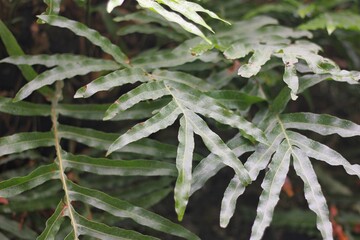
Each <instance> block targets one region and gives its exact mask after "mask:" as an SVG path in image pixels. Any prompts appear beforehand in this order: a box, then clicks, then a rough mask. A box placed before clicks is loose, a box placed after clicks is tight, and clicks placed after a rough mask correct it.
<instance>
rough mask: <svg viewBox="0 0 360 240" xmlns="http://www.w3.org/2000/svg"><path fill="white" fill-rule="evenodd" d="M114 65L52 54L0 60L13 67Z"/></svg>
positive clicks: (73, 56)
mask: <svg viewBox="0 0 360 240" xmlns="http://www.w3.org/2000/svg"><path fill="white" fill-rule="evenodd" d="M104 61H105V62H106V63H108V64H114V63H112V62H113V61H109V60H104V59H97V58H90V57H86V56H81V55H74V54H52V55H45V54H41V55H21V56H10V57H7V58H4V59H2V60H0V63H11V64H15V65H44V66H46V67H54V66H64V65H68V64H76V63H77V64H85V65H86V64H101V63H102V62H104Z"/></svg>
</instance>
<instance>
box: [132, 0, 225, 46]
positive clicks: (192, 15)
mask: <svg viewBox="0 0 360 240" xmlns="http://www.w3.org/2000/svg"><path fill="white" fill-rule="evenodd" d="M137 2H138V3H139V5H140V6H141V7H142V8H145V9H151V10H152V11H154V12H156V13H158V14H159V15H161V16H162V17H164V18H165V19H166V20H168V21H169V22H175V23H177V24H179V25H180V26H181V27H182V28H183V29H185V30H186V31H188V32H190V33H192V34H195V35H197V36H200V37H202V38H203V39H204V40H205V41H207V42H208V43H211V41H210V40H209V39H208V38H207V37H206V36H205V35H204V34H203V33H202V32H201V30H200V29H199V28H198V27H197V26H196V25H195V24H199V25H201V26H204V27H206V28H207V29H209V30H210V31H213V30H212V29H211V27H210V26H209V25H207V24H206V22H205V21H204V20H203V18H202V17H201V16H200V15H199V14H198V13H197V12H204V13H206V14H207V15H209V16H210V17H211V18H215V19H218V20H221V21H224V22H226V23H228V22H227V21H225V20H223V19H221V18H220V17H218V16H217V15H216V14H215V13H213V12H212V11H209V10H207V9H204V8H203V7H202V6H200V5H199V4H197V3H194V2H189V1H185V0H180V1H168V0H157V1H152V0H137ZM159 3H160V4H164V5H166V6H167V7H169V8H170V9H172V10H173V11H175V12H172V11H168V10H166V9H165V8H164V7H162V6H161V5H160V4H159ZM176 12H178V13H179V14H181V15H183V16H185V17H186V18H187V19H189V20H191V21H192V22H194V23H195V24H193V23H191V22H189V21H187V20H185V19H184V18H183V17H182V16H181V15H179V14H177V13H176Z"/></svg>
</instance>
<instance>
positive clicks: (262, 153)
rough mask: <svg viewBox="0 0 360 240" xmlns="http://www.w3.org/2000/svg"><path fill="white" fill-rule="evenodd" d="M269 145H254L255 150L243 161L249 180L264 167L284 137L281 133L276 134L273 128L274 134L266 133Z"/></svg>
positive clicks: (256, 175) (254, 177) (253, 178)
mask: <svg viewBox="0 0 360 240" xmlns="http://www.w3.org/2000/svg"><path fill="white" fill-rule="evenodd" d="M268 137H269V141H270V142H271V144H270V145H264V144H259V145H257V146H256V147H255V152H254V153H253V154H251V155H250V157H249V158H248V159H247V161H246V163H245V165H244V166H245V168H246V169H247V170H248V172H249V175H250V177H251V180H253V181H254V180H255V179H256V178H257V177H258V175H259V172H260V171H261V170H263V169H265V168H266V166H267V165H268V163H269V161H270V159H271V157H272V155H273V154H274V152H276V149H277V147H278V146H279V144H280V143H281V141H282V140H283V139H284V136H283V134H278V132H277V131H276V130H275V134H273V133H270V134H269V135H268Z"/></svg>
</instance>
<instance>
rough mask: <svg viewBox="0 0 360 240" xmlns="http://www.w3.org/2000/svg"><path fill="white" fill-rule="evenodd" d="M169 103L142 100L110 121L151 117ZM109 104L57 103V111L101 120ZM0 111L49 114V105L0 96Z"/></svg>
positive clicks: (166, 101)
mask: <svg viewBox="0 0 360 240" xmlns="http://www.w3.org/2000/svg"><path fill="white" fill-rule="evenodd" d="M167 103H169V100H168V99H161V100H156V101H151V102H142V103H139V104H137V105H136V106H134V107H132V108H130V109H127V110H126V111H123V112H120V113H118V114H117V115H116V116H115V117H114V118H112V119H111V120H112V121H118V120H132V119H144V118H148V117H151V116H152V115H153V112H154V111H155V110H158V109H160V108H161V107H164V106H165V105H166V104H167ZM109 107H110V105H109V104H59V105H58V107H57V112H58V113H59V114H60V115H62V116H67V117H70V118H76V119H87V120H101V121H102V120H103V118H104V114H105V112H106V110H107V109H108V108H109ZM0 112H3V113H9V114H12V115H18V116H50V106H49V105H47V104H39V103H31V102H27V101H19V102H13V101H12V99H11V98H4V97H0Z"/></svg>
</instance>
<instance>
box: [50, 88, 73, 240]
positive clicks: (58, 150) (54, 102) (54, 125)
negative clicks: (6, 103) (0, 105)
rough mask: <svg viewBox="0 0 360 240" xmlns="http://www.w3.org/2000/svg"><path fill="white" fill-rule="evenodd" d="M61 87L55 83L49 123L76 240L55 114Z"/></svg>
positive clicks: (60, 96)
mask: <svg viewBox="0 0 360 240" xmlns="http://www.w3.org/2000/svg"><path fill="white" fill-rule="evenodd" d="M62 87H63V82H62V81H57V82H56V90H55V94H54V97H53V98H52V102H51V122H52V128H53V133H54V138H55V149H56V157H57V161H58V165H59V172H60V180H61V183H62V186H63V190H64V192H65V204H66V206H67V209H68V213H69V218H70V221H71V225H72V227H73V231H74V236H75V238H74V240H78V237H77V236H78V229H77V224H76V220H75V217H74V213H73V210H72V208H71V207H70V206H71V199H70V196H69V190H68V187H67V185H66V179H67V177H66V175H65V168H64V165H63V160H62V154H61V146H60V140H61V137H59V131H58V121H57V119H58V114H57V111H56V110H57V106H58V102H59V100H60V99H61V98H62Z"/></svg>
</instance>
